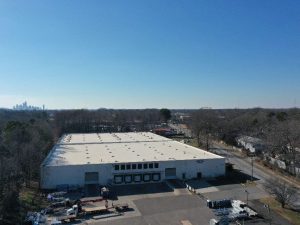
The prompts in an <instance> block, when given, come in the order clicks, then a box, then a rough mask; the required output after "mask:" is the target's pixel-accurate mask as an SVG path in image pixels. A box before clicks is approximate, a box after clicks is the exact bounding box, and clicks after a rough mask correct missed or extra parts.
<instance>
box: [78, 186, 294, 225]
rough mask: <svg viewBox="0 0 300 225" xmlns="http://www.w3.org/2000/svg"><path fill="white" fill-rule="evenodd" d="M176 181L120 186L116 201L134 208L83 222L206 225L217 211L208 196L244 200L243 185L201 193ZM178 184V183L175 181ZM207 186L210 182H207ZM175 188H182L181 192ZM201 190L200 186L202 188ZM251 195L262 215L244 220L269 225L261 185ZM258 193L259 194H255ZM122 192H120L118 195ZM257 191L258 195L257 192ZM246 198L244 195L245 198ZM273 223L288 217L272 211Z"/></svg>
mask: <svg viewBox="0 0 300 225" xmlns="http://www.w3.org/2000/svg"><path fill="white" fill-rule="evenodd" d="M172 184H174V183H171V184H170V183H168V184H166V183H158V184H146V185H141V184H140V185H126V186H118V187H117V188H115V189H114V191H115V194H116V196H115V198H116V202H123V203H124V202H126V203H128V204H129V207H130V208H131V210H129V211H128V212H124V214H123V215H121V216H117V217H112V218H105V219H98V220H97V219H91V220H88V221H86V223H83V224H95V225H104V224H105V225H173V224H174V225H202V224H203V225H207V224H209V221H210V219H211V218H217V217H216V215H215V214H214V210H211V209H209V208H208V207H207V206H206V199H207V198H210V199H224V198H226V197H228V196H236V197H239V196H240V197H241V198H240V200H245V198H246V197H245V192H244V188H243V187H242V186H241V185H237V184H234V185H224V186H218V187H217V189H214V188H213V189H211V192H207V193H204V194H202V195H196V194H191V193H190V192H188V191H186V190H185V191H184V190H183V189H182V186H180V185H173V186H172ZM175 184H176V183H175ZM204 188H207V184H205V185H204ZM176 189H179V190H180V191H179V192H178V191H177V190H176ZM199 189H201V188H200V187H199ZM248 190H249V193H250V194H251V195H252V197H251V199H250V198H249V205H251V206H252V208H254V209H257V210H258V213H260V212H262V217H261V218H256V219H252V220H248V221H245V223H244V224H260V225H266V224H269V221H268V220H267V219H268V214H266V213H267V211H266V210H265V209H264V207H263V205H262V204H261V203H259V201H258V200H257V199H259V198H260V196H261V195H262V194H264V193H259V190H260V189H259V188H258V187H255V186H254V187H250V188H248ZM256 192H258V194H257V193H256ZM118 193H119V195H118ZM256 194H257V195H256ZM242 197H243V198H242ZM272 224H278V225H279V224H282V225H285V224H286V225H289V224H290V223H288V222H287V221H286V220H284V219H283V218H281V217H278V215H275V214H273V221H272Z"/></svg>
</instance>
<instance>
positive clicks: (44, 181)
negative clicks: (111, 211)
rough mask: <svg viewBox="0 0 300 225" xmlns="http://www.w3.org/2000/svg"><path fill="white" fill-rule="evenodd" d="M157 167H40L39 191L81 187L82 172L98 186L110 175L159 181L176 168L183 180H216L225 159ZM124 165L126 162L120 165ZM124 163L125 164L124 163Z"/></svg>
mask: <svg viewBox="0 0 300 225" xmlns="http://www.w3.org/2000/svg"><path fill="white" fill-rule="evenodd" d="M138 163H142V164H144V163H154V162H145V161H143V162H132V164H138ZM156 163H159V167H158V168H152V169H147V170H145V169H136V170H118V171H116V170H115V167H114V165H115V164H110V163H109V164H86V165H68V166H43V167H42V168H41V188H43V189H55V188H56V187H57V185H65V184H67V185H79V186H84V185H85V173H87V172H98V174H99V184H102V185H106V184H107V183H108V182H113V179H114V175H118V174H119V175H124V174H148V173H160V176H161V179H160V180H165V179H166V177H165V169H166V168H176V178H177V179H183V174H184V178H185V179H192V178H196V177H197V175H198V173H201V176H202V177H216V176H221V175H224V174H225V159H224V158H214V159H204V160H201V159H195V160H174V161H160V162H156ZM121 164H122V163H120V164H119V165H121ZM123 164H125V165H126V163H123ZM127 164H128V163H127Z"/></svg>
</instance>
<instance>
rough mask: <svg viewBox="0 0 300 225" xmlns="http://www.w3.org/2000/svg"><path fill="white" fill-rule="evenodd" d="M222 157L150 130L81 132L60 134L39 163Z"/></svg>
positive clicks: (46, 164) (93, 162)
mask: <svg viewBox="0 0 300 225" xmlns="http://www.w3.org/2000/svg"><path fill="white" fill-rule="evenodd" d="M214 158H223V157H221V156H218V155H215V154H212V153H210V152H207V151H204V150H201V149H198V148H195V147H192V146H189V145H186V144H183V143H180V142H177V141H173V140H171V139H168V138H165V137H162V136H159V135H156V134H153V133H150V132H138V133H135V132H134V133H133V132H132V133H85V134H67V135H64V136H62V138H61V139H60V140H59V141H58V143H57V144H56V145H55V146H54V147H53V149H52V150H51V152H50V153H49V155H48V156H47V158H46V159H45V161H44V163H43V166H63V165H83V164H104V163H126V162H143V161H170V160H192V159H214Z"/></svg>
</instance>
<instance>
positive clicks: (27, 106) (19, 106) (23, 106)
mask: <svg viewBox="0 0 300 225" xmlns="http://www.w3.org/2000/svg"><path fill="white" fill-rule="evenodd" d="M12 109H13V110H25V111H32V110H45V105H43V106H42V107H39V106H34V105H30V104H27V101H24V102H22V103H21V104H16V105H15V106H13V108H12Z"/></svg>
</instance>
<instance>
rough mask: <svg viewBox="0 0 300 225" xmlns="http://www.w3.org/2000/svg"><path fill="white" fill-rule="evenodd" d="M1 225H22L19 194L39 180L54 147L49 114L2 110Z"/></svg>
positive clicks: (0, 153) (0, 149)
mask: <svg viewBox="0 0 300 225" xmlns="http://www.w3.org/2000/svg"><path fill="white" fill-rule="evenodd" d="M0 115H1V117H0V224H14V225H16V224H21V223H22V220H23V218H22V213H21V204H20V201H19V193H20V190H21V188H22V187H23V186H30V185H31V182H32V181H38V180H39V173H40V170H39V167H40V164H41V162H42V160H43V159H44V157H45V155H46V154H47V152H48V150H49V149H50V148H51V146H52V145H53V141H54V139H53V132H52V127H51V124H50V123H49V121H48V115H47V114H46V113H45V112H14V111H4V110H3V111H0Z"/></svg>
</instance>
